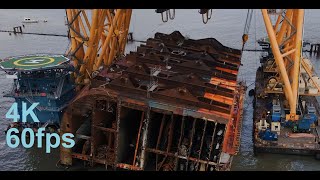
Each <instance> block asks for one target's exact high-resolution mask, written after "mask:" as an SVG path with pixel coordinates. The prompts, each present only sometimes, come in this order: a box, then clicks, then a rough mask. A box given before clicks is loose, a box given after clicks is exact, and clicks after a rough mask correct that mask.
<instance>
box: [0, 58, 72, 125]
mask: <svg viewBox="0 0 320 180" xmlns="http://www.w3.org/2000/svg"><path fill="white" fill-rule="evenodd" d="M0 67H1V69H2V70H4V71H5V72H6V73H7V74H8V75H7V77H9V78H13V81H14V84H13V87H12V89H11V90H10V92H9V93H8V94H7V95H5V96H6V97H13V98H14V99H15V102H17V104H18V113H19V115H20V117H21V115H22V102H25V103H26V104H27V108H29V107H30V106H31V104H33V103H39V105H38V106H37V107H36V108H35V109H34V110H33V111H34V113H35V115H36V116H37V118H38V120H39V121H40V123H34V122H33V119H32V117H31V116H30V115H29V116H27V122H26V123H21V121H22V119H20V120H19V122H18V123H13V124H11V125H10V126H9V127H8V128H10V127H19V128H20V129H22V128H24V127H34V128H39V127H48V128H51V129H50V130H58V129H59V127H60V120H61V117H62V113H63V110H64V108H65V107H66V106H67V105H68V102H69V101H70V100H71V99H72V98H73V97H74V96H75V86H74V84H73V83H72V80H71V78H70V73H69V72H70V71H72V70H73V66H71V65H70V64H69V59H68V58H66V57H65V56H63V55H49V54H38V55H26V56H18V57H10V58H6V59H4V60H3V61H2V62H1V63H0Z"/></svg>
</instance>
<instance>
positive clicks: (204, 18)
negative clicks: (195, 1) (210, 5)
mask: <svg viewBox="0 0 320 180" xmlns="http://www.w3.org/2000/svg"><path fill="white" fill-rule="evenodd" d="M199 13H200V14H202V22H203V23H204V24H207V23H208V21H209V19H211V16H212V9H210V10H209V9H200V11H199Z"/></svg>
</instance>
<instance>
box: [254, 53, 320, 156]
mask: <svg viewBox="0 0 320 180" xmlns="http://www.w3.org/2000/svg"><path fill="white" fill-rule="evenodd" d="M260 61H261V66H260V67H259V68H258V69H257V71H256V81H255V94H254V101H253V107H254V112H253V114H254V115H253V116H254V117H253V123H254V124H253V142H254V152H255V153H256V154H258V153H278V154H295V155H312V156H315V157H316V159H320V141H319V138H320V126H319V125H320V118H319V117H320V108H319V102H318V100H317V98H316V96H319V91H318V89H317V87H316V85H315V84H313V83H312V80H311V79H310V78H309V77H308V75H307V71H306V70H305V69H304V68H303V67H301V74H300V80H299V103H298V105H297V106H298V110H297V114H299V117H300V118H299V119H298V120H297V121H288V120H286V114H288V112H289V108H288V101H287V100H286V99H285V97H284V94H283V90H282V85H281V82H279V81H278V79H277V78H276V77H275V74H276V73H277V71H276V65H275V63H274V59H273V56H271V55H270V49H269V53H267V54H266V55H264V56H262V57H261V60H260ZM303 62H304V63H306V64H308V67H309V68H308V69H310V70H311V71H312V72H313V67H312V64H311V62H310V61H309V60H308V59H303ZM312 78H313V79H314V80H315V83H318V84H320V81H319V77H317V76H316V75H315V74H312Z"/></svg>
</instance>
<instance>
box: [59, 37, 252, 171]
mask: <svg viewBox="0 0 320 180" xmlns="http://www.w3.org/2000/svg"><path fill="white" fill-rule="evenodd" d="M240 56H241V52H240V51H239V50H236V49H232V48H228V47H225V46H223V45H222V44H221V43H219V42H218V41H217V40H216V39H214V38H207V39H199V40H193V39H187V38H185V37H184V36H182V35H181V34H180V32H178V31H175V32H173V33H172V34H163V33H156V34H155V36H154V38H149V39H148V40H147V42H146V44H142V45H140V46H139V47H138V48H137V51H136V52H130V53H129V54H128V55H126V56H125V57H122V58H119V59H117V60H116V61H115V62H114V63H113V64H112V65H111V66H110V67H108V68H105V69H103V70H101V71H100V72H99V73H98V74H97V75H96V76H95V77H94V78H93V80H92V82H91V84H90V85H87V86H85V87H84V88H83V89H82V90H81V92H80V93H79V94H78V95H77V96H76V98H75V99H74V100H73V101H72V103H71V104H70V105H69V106H68V108H67V109H66V111H65V113H64V115H63V119H62V123H61V133H67V132H71V133H73V134H75V135H76V137H75V142H76V145H75V146H74V147H73V148H72V149H65V148H63V147H62V146H61V147H60V160H61V161H60V162H61V164H63V165H69V166H70V165H75V164H77V163H78V162H81V161H84V162H87V163H88V164H89V165H92V166H93V165H98V164H101V165H105V167H106V168H107V169H128V170H157V171H159V170H161V171H162V170H163V171H173V170H175V171H186V170H187V171H216V170H229V169H230V167H231V164H232V159H233V156H234V155H236V154H237V152H238V150H239V146H240V131H241V124H242V111H243V100H244V97H245V90H246V87H245V85H244V83H242V82H237V75H238V70H239V66H240V64H241V63H240Z"/></svg>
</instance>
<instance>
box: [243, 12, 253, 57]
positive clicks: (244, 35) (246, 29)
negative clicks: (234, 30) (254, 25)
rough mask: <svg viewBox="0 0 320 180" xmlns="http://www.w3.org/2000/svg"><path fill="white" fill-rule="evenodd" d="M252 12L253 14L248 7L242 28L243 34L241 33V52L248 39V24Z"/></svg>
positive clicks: (249, 23)
mask: <svg viewBox="0 0 320 180" xmlns="http://www.w3.org/2000/svg"><path fill="white" fill-rule="evenodd" d="M252 14H253V9H248V12H247V18H246V23H245V25H244V30H243V35H242V48H241V52H242V51H243V48H244V45H245V44H246V42H247V41H248V39H249V30H250V25H251V20H252Z"/></svg>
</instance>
